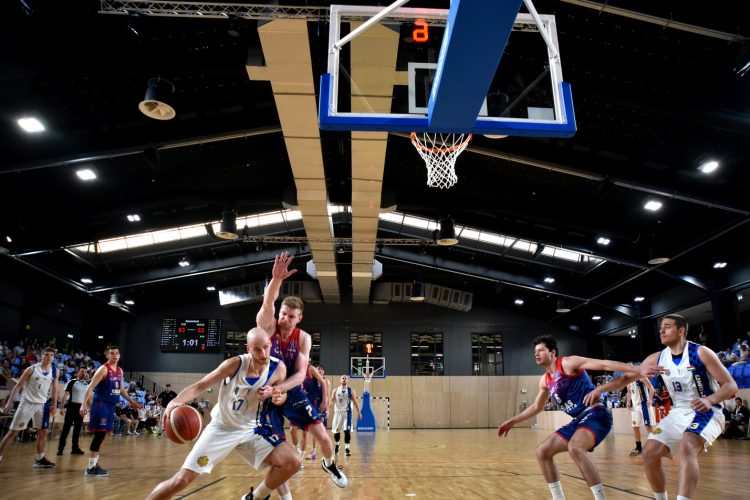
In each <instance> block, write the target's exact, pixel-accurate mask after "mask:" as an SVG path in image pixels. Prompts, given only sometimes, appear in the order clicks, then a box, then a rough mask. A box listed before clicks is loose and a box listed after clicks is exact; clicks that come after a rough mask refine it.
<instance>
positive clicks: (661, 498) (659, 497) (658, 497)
mask: <svg viewBox="0 0 750 500" xmlns="http://www.w3.org/2000/svg"><path fill="white" fill-rule="evenodd" d="M654 500H668V499H667V492H666V491H665V492H664V493H657V492H654Z"/></svg>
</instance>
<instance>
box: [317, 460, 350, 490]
mask: <svg viewBox="0 0 750 500" xmlns="http://www.w3.org/2000/svg"><path fill="white" fill-rule="evenodd" d="M320 465H321V467H323V470H324V471H326V472H327V473H328V474H330V475H331V479H332V480H333V484H335V485H336V486H338V487H339V488H346V484H347V481H346V476H345V475H344V474H343V473H342V472H341V470H340V469H339V468H338V467H336V462H331V465H330V466H327V465H326V461H325V460H321V461H320Z"/></svg>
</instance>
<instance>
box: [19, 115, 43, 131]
mask: <svg viewBox="0 0 750 500" xmlns="http://www.w3.org/2000/svg"><path fill="white" fill-rule="evenodd" d="M18 124H19V125H20V126H21V128H22V129H24V130H25V131H26V132H41V131H43V130H44V125H42V123H41V122H40V121H39V120H37V119H36V118H21V119H20V120H18Z"/></svg>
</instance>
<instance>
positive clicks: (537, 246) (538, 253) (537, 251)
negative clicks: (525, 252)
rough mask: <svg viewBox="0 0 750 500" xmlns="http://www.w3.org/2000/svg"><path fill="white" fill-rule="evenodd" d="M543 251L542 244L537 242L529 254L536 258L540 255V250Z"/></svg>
mask: <svg viewBox="0 0 750 500" xmlns="http://www.w3.org/2000/svg"><path fill="white" fill-rule="evenodd" d="M543 251H544V245H542V244H541V243H537V245H536V250H534V253H532V254H531V258H532V259H536V258H538V257H539V256H540V255H542V252H543Z"/></svg>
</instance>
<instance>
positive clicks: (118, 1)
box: [99, 0, 538, 31]
mask: <svg viewBox="0 0 750 500" xmlns="http://www.w3.org/2000/svg"><path fill="white" fill-rule="evenodd" d="M100 3H101V8H100V10H99V14H115V15H128V14H140V15H142V16H160V17H196V18H201V19H227V18H229V17H242V18H244V19H264V20H271V19H302V20H305V21H329V20H330V14H331V9H330V8H328V7H283V6H279V5H245V4H237V3H220V2H196V3H187V2H169V1H167V2H154V1H151V0H100ZM368 19H369V17H368V16H361V15H351V14H347V15H342V16H341V22H365V21H367V20H368ZM425 21H426V22H427V24H429V25H430V26H445V24H446V20H445V19H425ZM380 22H381V23H383V24H411V23H413V22H414V18H413V17H406V16H398V15H389V16H387V17H384V18H383V19H382V20H381V21H380ZM513 29H514V30H516V31H538V29H537V27H536V25H535V24H528V23H516V25H515V26H514V28H513Z"/></svg>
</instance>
